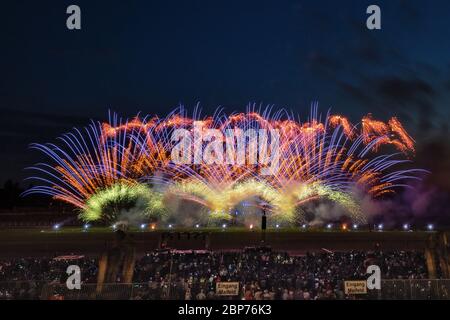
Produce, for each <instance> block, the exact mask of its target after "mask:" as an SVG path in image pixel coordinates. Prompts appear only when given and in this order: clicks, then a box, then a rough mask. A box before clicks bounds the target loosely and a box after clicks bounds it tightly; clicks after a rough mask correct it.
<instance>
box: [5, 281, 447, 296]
mask: <svg viewBox="0 0 450 320" xmlns="http://www.w3.org/2000/svg"><path fill="white" fill-rule="evenodd" d="M241 291H242V290H241ZM449 293H450V279H439V280H427V279H424V280H382V281H381V289H380V290H367V294H360V295H346V296H345V298H346V299H366V300H449V299H450V294H449ZM184 298H185V295H184V293H182V292H180V291H179V290H176V287H175V286H169V285H168V284H167V283H155V282H153V284H150V285H149V284H148V283H133V284H123V283H114V284H104V285H103V288H102V290H101V291H98V290H97V285H96V284H82V285H81V289H79V290H77V289H73V290H69V289H68V288H67V287H66V285H65V284H61V283H48V282H39V281H28V282H0V300H12V299H20V300H24V299H33V300H130V299H131V300H134V299H148V300H184ZM214 298H215V299H239V300H240V299H242V293H241V294H240V295H238V296H234V297H217V296H216V297H214Z"/></svg>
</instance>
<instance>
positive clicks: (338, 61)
mask: <svg viewBox="0 0 450 320" xmlns="http://www.w3.org/2000/svg"><path fill="white" fill-rule="evenodd" d="M70 4H77V5H79V6H80V7H81V11H82V30H80V31H69V30H67V29H66V23H65V22H66V18H67V15H66V13H65V11H66V7H67V6H68V5H70ZM369 4H378V5H379V6H380V7H381V10H382V30H380V31H370V30H367V29H366V27H365V21H366V18H367V14H366V8H367V6H368V5H369ZM1 12H2V17H1V22H0V23H1V28H0V30H1V31H0V32H1V33H2V34H1V43H2V47H1V52H0V70H1V76H0V79H1V80H0V82H1V83H0V114H1V119H2V122H3V124H2V127H1V129H0V135H1V140H0V141H2V142H1V150H2V157H1V159H0V167H1V168H2V169H1V170H0V181H4V180H6V179H7V178H13V179H16V180H18V179H21V178H23V177H24V176H25V175H24V173H23V171H22V168H23V167H25V166H27V165H30V164H32V163H33V162H34V161H35V160H36V155H35V154H34V153H33V152H32V151H29V150H27V145H28V144H29V143H31V142H46V141H54V138H55V137H56V136H58V135H60V134H62V133H64V132H65V131H67V130H69V129H70V128H71V127H72V126H82V125H85V124H86V123H87V121H88V119H89V118H95V119H104V118H106V116H107V111H108V109H111V110H114V111H117V112H119V113H120V114H121V115H123V116H125V117H131V116H133V115H135V114H136V113H137V112H139V111H141V112H143V113H150V114H154V113H156V114H159V115H164V114H166V113H167V112H168V111H170V110H171V109H173V108H174V107H176V106H177V105H178V104H179V103H183V104H185V105H186V106H187V107H189V108H192V107H193V105H194V104H195V103H197V102H200V104H201V106H202V107H203V113H205V114H207V113H211V112H213V110H214V109H215V108H216V107H217V106H223V107H225V108H226V110H227V111H229V112H232V111H235V110H242V109H244V108H245V106H246V104H247V103H249V102H256V103H263V104H274V105H275V106H276V107H280V108H281V107H285V108H287V109H289V110H293V111H294V112H295V113H299V114H301V115H306V114H307V113H308V111H309V105H310V103H311V101H316V100H317V101H319V103H320V106H321V110H323V111H326V110H327V109H328V108H330V107H332V108H333V110H334V111H335V112H338V113H343V114H346V115H349V116H350V117H351V118H352V120H353V121H357V120H359V119H360V118H361V117H362V116H363V115H365V114H366V113H368V112H372V113H373V115H374V116H375V117H377V118H380V119H383V120H386V119H387V118H388V117H390V116H392V115H397V116H399V118H400V119H401V120H402V121H403V122H404V123H405V126H406V127H407V128H408V129H409V130H410V131H411V132H412V133H413V135H414V136H415V137H416V138H417V139H418V142H419V143H421V141H422V140H424V139H425V136H429V135H431V134H433V133H434V132H440V133H442V132H444V133H445V134H446V132H447V131H446V130H447V124H448V120H449V112H448V108H447V106H448V105H449V102H450V41H449V39H450V2H449V1H445V0H433V1H424V0H422V1H411V0H409V1H406V0H404V1H401V0H389V1H364V0H341V1H261V0H259V1H151V2H150V1H92V0H91V1H80V0H72V1H57V0H54V1H19V0H14V1H3V2H2V11H1Z"/></svg>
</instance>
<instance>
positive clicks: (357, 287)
mask: <svg viewBox="0 0 450 320" xmlns="http://www.w3.org/2000/svg"><path fill="white" fill-rule="evenodd" d="M344 288H345V294H366V293H367V284H366V281H365V280H361V281H345V282H344Z"/></svg>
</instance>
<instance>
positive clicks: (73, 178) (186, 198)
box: [25, 105, 424, 225]
mask: <svg viewBox="0 0 450 320" xmlns="http://www.w3.org/2000/svg"><path fill="white" fill-rule="evenodd" d="M211 129H213V130H214V131H213V134H212V135H211V134H210V132H211ZM177 130H183V131H182V132H183V133H185V134H186V135H187V137H188V139H187V140H186V141H188V142H189V143H191V144H184V145H182V147H183V148H182V149H183V150H181V149H180V150H181V151H180V150H178V149H177V147H179V146H180V139H179V138H177V135H176V133H177V132H179V131H177ZM208 130H209V131H208ZM267 133H268V135H269V136H267ZM273 133H276V134H277V136H276V137H277V139H275V138H274V135H273ZM263 134H265V136H264V135H263ZM270 134H272V136H270ZM262 138H264V139H263V140H264V141H263V140H262ZM261 141H263V142H267V144H265V143H261ZM59 142H60V143H58V144H52V143H49V144H33V145H31V147H32V148H33V149H37V150H39V151H41V152H43V153H44V154H45V155H46V156H47V157H48V159H49V162H47V163H39V164H36V165H35V166H33V167H31V168H30V169H32V170H34V171H35V172H37V173H38V174H37V175H35V176H32V177H30V179H33V180H37V181H39V185H37V186H34V187H32V188H30V189H29V190H27V191H26V192H25V194H31V193H44V194H48V195H51V196H52V197H54V199H57V200H61V201H64V202H67V203H70V204H72V205H73V206H75V207H76V208H78V209H79V210H80V215H79V217H80V219H82V220H84V221H103V222H108V223H109V222H113V221H116V220H118V219H121V218H123V217H125V219H126V217H127V216H130V215H137V216H138V217H139V218H140V219H141V221H144V220H146V219H147V220H148V219H150V220H153V221H165V219H168V217H169V216H172V217H173V216H176V215H179V216H182V215H184V214H185V210H180V209H179V208H178V209H173V208H171V206H170V204H171V203H173V202H174V201H175V200H174V199H176V201H182V202H183V203H184V202H188V203H192V204H196V205H197V206H198V209H197V210H198V211H199V212H201V213H202V215H203V216H204V217H206V220H205V221H206V223H208V224H216V223H219V222H223V221H226V220H231V219H233V218H234V215H233V213H234V212H236V207H237V206H239V205H240V204H242V203H243V202H245V201H247V200H249V199H252V201H251V203H252V206H254V207H256V208H259V209H260V210H265V211H267V213H268V214H270V217H271V221H273V222H275V223H284V224H287V225H292V224H295V223H303V222H305V221H306V216H305V212H304V210H303V207H304V206H305V205H306V204H310V203H313V202H317V201H328V202H332V203H334V204H336V205H338V206H340V207H341V208H342V210H344V211H345V213H346V215H347V216H348V217H349V218H350V219H351V220H353V221H355V222H358V223H366V222H367V217H366V216H365V214H364V212H363V211H362V209H361V207H360V203H359V202H360V200H359V199H361V197H362V196H370V197H371V198H373V199H377V198H380V197H383V196H385V195H387V194H392V193H395V192H396V190H397V189H398V188H401V187H408V180H411V179H419V174H420V172H423V171H424V170H420V169H413V168H409V167H407V166H408V165H407V163H409V162H411V158H412V157H413V155H414V140H413V139H412V138H411V137H410V135H409V134H408V133H407V132H406V130H405V129H404V128H403V126H402V124H401V123H400V121H399V120H398V119H397V118H395V117H393V118H391V119H390V120H388V122H386V123H385V122H383V121H379V120H375V119H373V118H372V116H371V115H368V116H366V117H364V118H363V119H362V121H361V123H360V124H356V125H354V124H352V123H351V122H350V121H349V120H348V119H347V118H345V117H344V116H340V115H331V114H329V113H328V114H326V115H321V114H319V113H318V110H317V106H316V105H315V106H313V108H312V110H311V115H310V117H309V119H307V121H305V122H301V121H297V120H295V118H294V117H293V115H291V114H289V113H288V112H286V111H284V110H279V111H277V112H273V110H272V109H271V108H266V109H261V110H255V108H248V110H247V112H246V113H239V114H231V115H229V116H227V115H226V114H224V113H223V112H222V111H221V110H217V111H216V113H215V114H214V116H212V117H205V118H202V117H200V115H199V113H198V112H197V109H196V110H195V111H194V114H193V116H191V117H190V116H188V115H187V112H186V111H185V110H184V109H183V108H178V109H176V110H174V111H173V112H172V113H170V114H169V115H168V116H166V117H165V118H159V117H149V116H144V117H135V118H134V119H131V120H123V119H120V118H119V117H118V116H117V115H116V114H111V115H110V120H109V122H108V123H100V122H92V123H91V124H90V125H89V126H88V127H86V128H84V129H82V130H79V129H75V130H74V131H73V132H70V133H67V134H64V135H63V136H62V137H60V138H59ZM242 145H244V148H243V149H242V148H240V147H242ZM239 148H240V149H239ZM236 150H244V151H243V152H239V151H237V152H235V151H236ZM174 151H176V152H174ZM178 151H180V152H185V155H187V156H185V160H186V159H187V160H188V161H184V162H182V163H180V162H179V161H174V154H176V155H177V154H178ZM384 152H386V153H384ZM208 155H209V156H208ZM263 155H266V156H267V157H263ZM211 159H212V160H211ZM274 164H276V165H274ZM171 211H172V212H171ZM173 211H175V212H173ZM243 214H245V212H244V213H243Z"/></svg>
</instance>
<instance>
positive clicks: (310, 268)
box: [0, 248, 427, 300]
mask: <svg viewBox="0 0 450 320" xmlns="http://www.w3.org/2000/svg"><path fill="white" fill-rule="evenodd" d="M71 264H77V265H79V266H80V268H81V276H82V279H81V280H82V283H83V284H89V283H92V284H93V285H94V286H95V282H96V279H97V272H98V261H97V259H94V258H87V257H80V258H78V259H76V260H60V259H58V260H56V259H52V258H28V259H23V258H22V259H10V260H0V299H39V298H42V296H41V291H42V288H43V287H44V286H45V285H52V284H54V285H59V284H62V285H63V284H65V279H66V277H67V274H66V269H67V266H68V265H71ZM373 264H375V265H378V266H379V267H380V269H381V273H382V278H383V279H424V278H427V269H426V264H425V258H424V255H423V252H413V251H408V252H404V251H395V252H382V251H374V252H359V251H358V252H355V251H352V252H335V253H331V252H322V253H307V254H305V255H299V256H293V255H289V254H288V253H286V252H273V251H271V250H268V249H266V248H248V249H246V250H242V251H239V252H208V251H195V252H194V251H186V252H173V251H169V250H164V251H153V252H150V253H147V254H145V255H143V256H141V257H139V258H138V259H137V260H136V264H135V271H134V276H133V282H134V283H137V284H136V285H133V286H129V287H132V290H131V291H130V297H131V298H132V299H181V300H204V299H216V298H218V297H217V296H216V293H215V288H216V283H217V282H220V281H227V282H229V281H232V282H239V283H240V293H239V296H237V297H233V298H234V299H246V300H252V299H254V300H273V299H280V300H315V299H345V298H348V297H347V296H346V295H345V294H344V285H343V282H344V281H345V280H361V279H366V278H367V276H368V275H367V274H366V268H367V266H369V265H373ZM117 280H118V281H119V282H120V280H121V279H120V277H118V279H117Z"/></svg>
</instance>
